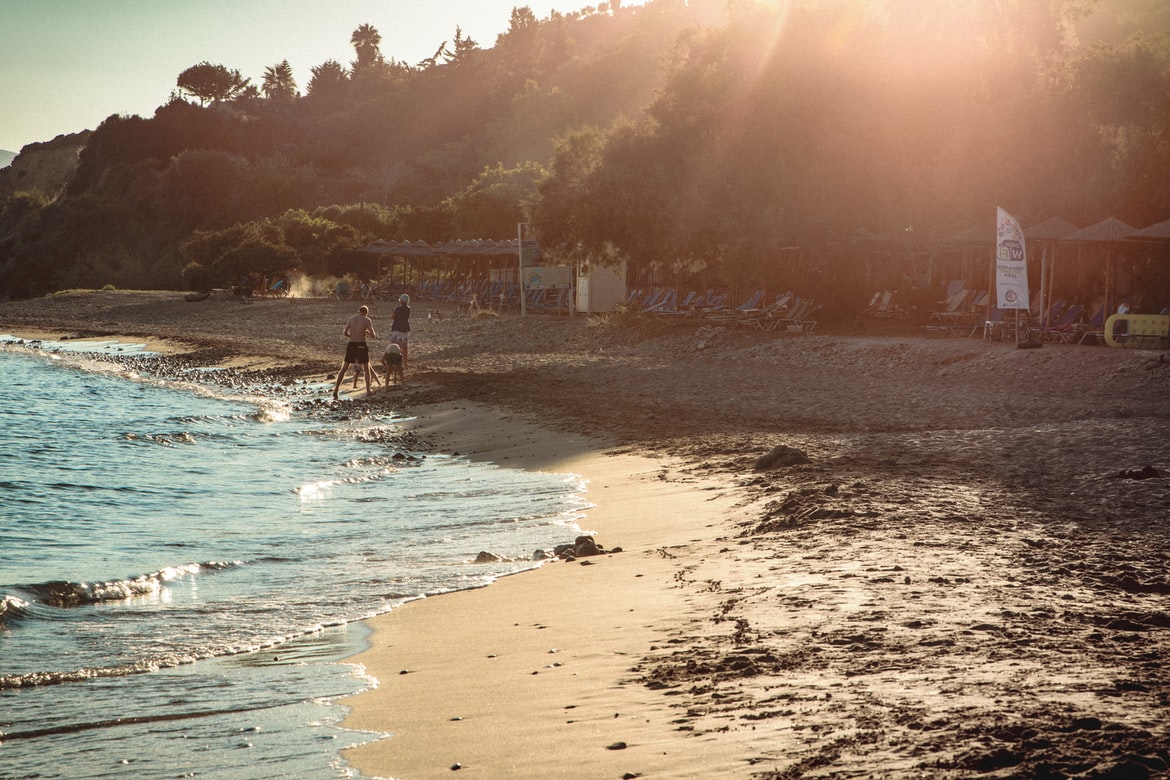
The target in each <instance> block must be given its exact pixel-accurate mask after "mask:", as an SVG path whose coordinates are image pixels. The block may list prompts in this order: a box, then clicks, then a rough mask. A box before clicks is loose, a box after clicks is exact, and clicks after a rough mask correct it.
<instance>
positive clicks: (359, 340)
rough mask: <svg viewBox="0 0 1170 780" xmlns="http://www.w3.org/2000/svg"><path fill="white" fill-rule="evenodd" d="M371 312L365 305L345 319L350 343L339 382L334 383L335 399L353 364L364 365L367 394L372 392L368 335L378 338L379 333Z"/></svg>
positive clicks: (347, 345)
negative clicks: (375, 327)
mask: <svg viewBox="0 0 1170 780" xmlns="http://www.w3.org/2000/svg"><path fill="white" fill-rule="evenodd" d="M369 313H370V309H369V307H367V306H363V307H361V308H360V309H358V313H357V314H355V315H353V316H352V317H350V318H349V319H348V320H346V321H345V337H346V338H347V339H349V343H347V344H346V345H345V361H344V362H343V363H342V364H341V370H340V371H338V372H337V382H336V383H335V384H334V385H333V400H334V401H336V400H337V390H338V389H339V388H340V387H341V383H342V381H343V380H344V379H345V372H346V371H349V367H350V365H352V364H357V365H359V366H361V367H362V369H363V371H364V372H365V375H366V394H367V395H368V394H369V392H370V349H369V347H368V346H366V336H370V337H371V338H377V337H378V334H377V333H375V332H374V323H373V322H371V321H370V317H369Z"/></svg>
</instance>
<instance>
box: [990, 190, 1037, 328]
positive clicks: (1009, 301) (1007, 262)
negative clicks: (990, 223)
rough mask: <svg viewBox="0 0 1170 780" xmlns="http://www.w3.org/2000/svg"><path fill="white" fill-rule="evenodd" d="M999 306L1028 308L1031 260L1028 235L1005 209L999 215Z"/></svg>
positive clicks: (996, 275)
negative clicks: (1026, 235)
mask: <svg viewBox="0 0 1170 780" xmlns="http://www.w3.org/2000/svg"><path fill="white" fill-rule="evenodd" d="M995 305H996V306H998V307H999V308H1001V309H1025V310H1027V308H1028V305H1029V304H1028V258H1027V257H1026V256H1025V252H1024V231H1023V230H1020V223H1019V222H1016V219H1015V217H1013V216H1012V215H1011V214H1009V213H1007V212H1006V211H1004V210H1003V209H1001V208H998V207H997V208H996V214H995Z"/></svg>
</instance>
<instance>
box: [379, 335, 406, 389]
mask: <svg viewBox="0 0 1170 780" xmlns="http://www.w3.org/2000/svg"><path fill="white" fill-rule="evenodd" d="M382 366H383V367H384V368H385V369H386V389H387V390H389V389H390V377H391V376H393V377H394V380H395V381H396V382H398V384H399V385H405V384H406V377H405V376H404V375H403V373H402V347H400V346H398V344H396V343H394V342H393V341H391V342H390V343H389V344H387V345H386V351H385V352H383V353H382Z"/></svg>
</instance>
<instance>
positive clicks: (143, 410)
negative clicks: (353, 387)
mask: <svg viewBox="0 0 1170 780" xmlns="http://www.w3.org/2000/svg"><path fill="white" fill-rule="evenodd" d="M103 349H106V350H108V351H109V352H110V353H111V354H118V349H119V348H118V347H117V346H114V345H109V344H107V345H104V346H103ZM0 365H2V366H3V369H4V372H5V377H6V381H5V382H4V383H0V452H3V453H4V454H5V459H4V466H5V467H4V470H3V472H2V473H0V491H2V494H3V495H4V497H5V503H6V505H5V512H4V513H3V516H0V550H3V555H2V556H0V697H3V710H2V714H0V731H3V732H5V733H6V736H5V737H4V742H3V748H2V752H3V760H4V766H5V769H4V770H3V772H5V773H14V774H15V775H16V776H26V775H28V776H33V775H35V776H41V777H77V776H86V777H103V776H109V777H119V776H134V777H144V778H156V777H157V778H162V777H175V776H181V775H183V774H185V773H189V772H195V773H196V774H198V776H201V777H217V778H224V779H225V780H236V779H237V778H248V777H252V776H254V774H253V773H254V770H255V768H256V766H258V762H263V763H264V765H265V766H268V767H270V769H271V770H272V772H275V774H274V775H273V776H313V777H340V776H343V775H344V773H345V771H346V770H345V768H344V766H343V764H342V763H341V762H340V759H339V758H338V757H337V751H338V750H339V749H340V748H342V747H344V746H345V745H347V744H352V743H353V742H360V741H362V740H364V739H367V738H368V737H366V736H363V735H354V734H351V733H348V732H343V731H341V730H340V729H338V728H337V725H336V724H337V723H338V722H339V720H340V717H341V714H342V713H341V712H340V710H339V708H337V707H335V706H332V705H331V704H330V702H331V701H332V699H333V698H334V697H337V696H341V695H345V694H347V693H352V692H354V691H356V690H358V689H360V688H361V687H362V686H364V685H367V684H368V681H366V680H364V679H363V678H362V676H361V674H360V670H357V669H356V668H355V667H352V666H347V665H345V664H342V663H338V661H339V660H340V659H341V658H343V657H345V656H346V655H348V654H350V653H352V652H354V651H355V650H357V649H358V648H359V646H360V644H361V641H362V639H363V638H364V636H365V632H364V630H363V629H362V628H361V627H360V626H359V625H358V624H356V623H354V621H357V620H361V619H363V618H365V617H369V616H371V615H374V614H377V613H379V612H383V611H385V610H387V609H390V608H392V607H394V606H396V605H398V604H401V603H403V602H404V601H407V600H410V599H414V598H418V597H420V596H423V595H427V594H434V593H439V592H443V591H447V590H451V589H456V588H468V587H477V586H481V585H484V584H487V583H488V582H490V581H491V580H492V579H493V578H495V577H498V576H500V575H502V574H505V573H508V572H511V571H516V570H518V569H521V568H526V567H531V566H534V565H536V564H535V563H534V562H533V561H532V560H531V559H532V553H533V551H534V550H536V549H538V548H543V549H548V548H550V547H552V546H554V545H555V544H558V543H560V542H563V541H567V540H571V539H572V537H573V536H574V535H575V533H576V530H577V529H576V526H575V523H576V520H577V518H578V517H579V515H580V512H581V510H582V508H583V507H584V506H585V503H584V499H583V497H582V493H583V491H584V487H583V485H582V484H581V481H580V479H579V478H577V477H573V476H570V475H558V474H533V473H526V472H522V471H516V470H505V469H499V468H496V467H494V466H490V465H482V464H471V463H468V462H464V461H462V460H460V459H458V458H452V457H448V456H441V455H433V454H429V453H420V452H406V451H404V450H403V445H402V444H401V443H400V442H401V438H400V437H399V436H398V429H397V427H396V425H397V423H396V421H395V420H393V419H387V418H382V419H379V420H376V421H370V422H361V421H356V420H344V421H337V420H334V419H328V418H324V419H314V418H309V417H305V416H302V415H299V414H298V413H296V412H295V411H294V410H293V408H292V407H291V406H289V405H288V404H286V403H283V402H270V401H267V400H265V399H261V398H258V397H252V396H241V395H231V394H229V393H225V392H224V391H223V390H221V389H219V388H215V387H210V386H202V387H200V386H198V385H192V386H191V387H186V386H184V387H177V386H175V385H173V384H170V385H168V384H165V383H162V382H158V381H155V380H152V379H151V378H150V377H149V376H136V375H134V376H130V375H127V374H126V372H122V371H119V370H117V363H109V362H102V361H100V360H90V358H89V357H88V356H85V355H81V354H76V355H75V354H71V353H68V352H64V351H60V352H57V351H54V352H52V353H51V354H45V353H44V352H38V353H36V354H23V353H21V352H20V351H19V350H14V349H13V348H12V347H9V348H8V349H5V348H4V347H3V346H2V345H0ZM91 368H92V369H94V370H90V369H91ZM192 390H198V391H197V392H192ZM481 550H486V551H489V552H493V553H495V554H497V555H499V556H500V557H501V558H502V559H503V562H502V563H499V564H488V565H479V564H472V563H470V562H471V561H473V560H474V559H475V557H476V555H477V553H478V552H479V551H481ZM298 648H300V649H298ZM326 648H327V649H326ZM306 656H313V657H312V658H310V659H308V660H306ZM200 659H202V660H200ZM249 659H250V660H249ZM310 661H311V663H310ZM69 681H72V682H69ZM54 683H56V684H54ZM95 702H100V704H99V705H98V706H97V707H95V706H94V703H95ZM225 702H226V704H225ZM114 722H118V723H120V724H121V725H119V726H118V727H117V728H114V727H112V726H110V725H109V724H111V723H114ZM244 744H247V747H245V748H241V747H239V746H240V745H244ZM238 750H243V751H244V752H246V753H248V755H246V756H242V757H238V758H237V757H236V756H235V754H234V753H233V751H238ZM99 754H100V755H102V756H108V760H107V759H105V758H103V759H102V760H103V761H105V764H103V765H102V766H100V767H99V766H91V765H89V764H86V763H84V762H85V761H86V760H87V759H86V758H85V757H86V756H94V755H99ZM123 761H125V762H128V763H122V762H123ZM78 762H82V763H78ZM103 767H104V768H103Z"/></svg>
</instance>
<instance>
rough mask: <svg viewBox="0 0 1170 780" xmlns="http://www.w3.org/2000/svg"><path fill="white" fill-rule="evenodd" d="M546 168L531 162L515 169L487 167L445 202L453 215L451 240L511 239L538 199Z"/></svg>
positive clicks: (446, 207)
mask: <svg viewBox="0 0 1170 780" xmlns="http://www.w3.org/2000/svg"><path fill="white" fill-rule="evenodd" d="M544 173H545V172H544V169H543V168H542V167H541V166H540V165H539V164H537V163H534V162H528V163H525V164H523V165H520V166H517V167H515V168H509V169H505V168H504V166H502V165H497V166H496V167H494V168H485V169H484V170H483V172H482V173H480V174H479V175H478V176H476V177H475V179H474V180H473V181H472V182H471V184H469V185H468V186H467V188H466V189H464V190H463V191H461V192H458V193H456V194H455V195H452V196H451V197H449V198H447V199H445V200H444V201H443V207H444V208H445V209H446V210H447V211H448V212H449V214H450V228H451V231H452V235H451V236H450V237H451V238H465V239H466V238H491V239H495V240H500V239H506V238H509V237H511V236H512V235H513V234H514V233H515V231H516V224H517V223H518V222H523V221H524V206H525V204H526V203H528V202H530V201H532V200H533V199H534V198H535V197H536V193H537V185H538V184H539V182H540V180H541V178H542V177H543V176H544Z"/></svg>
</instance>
